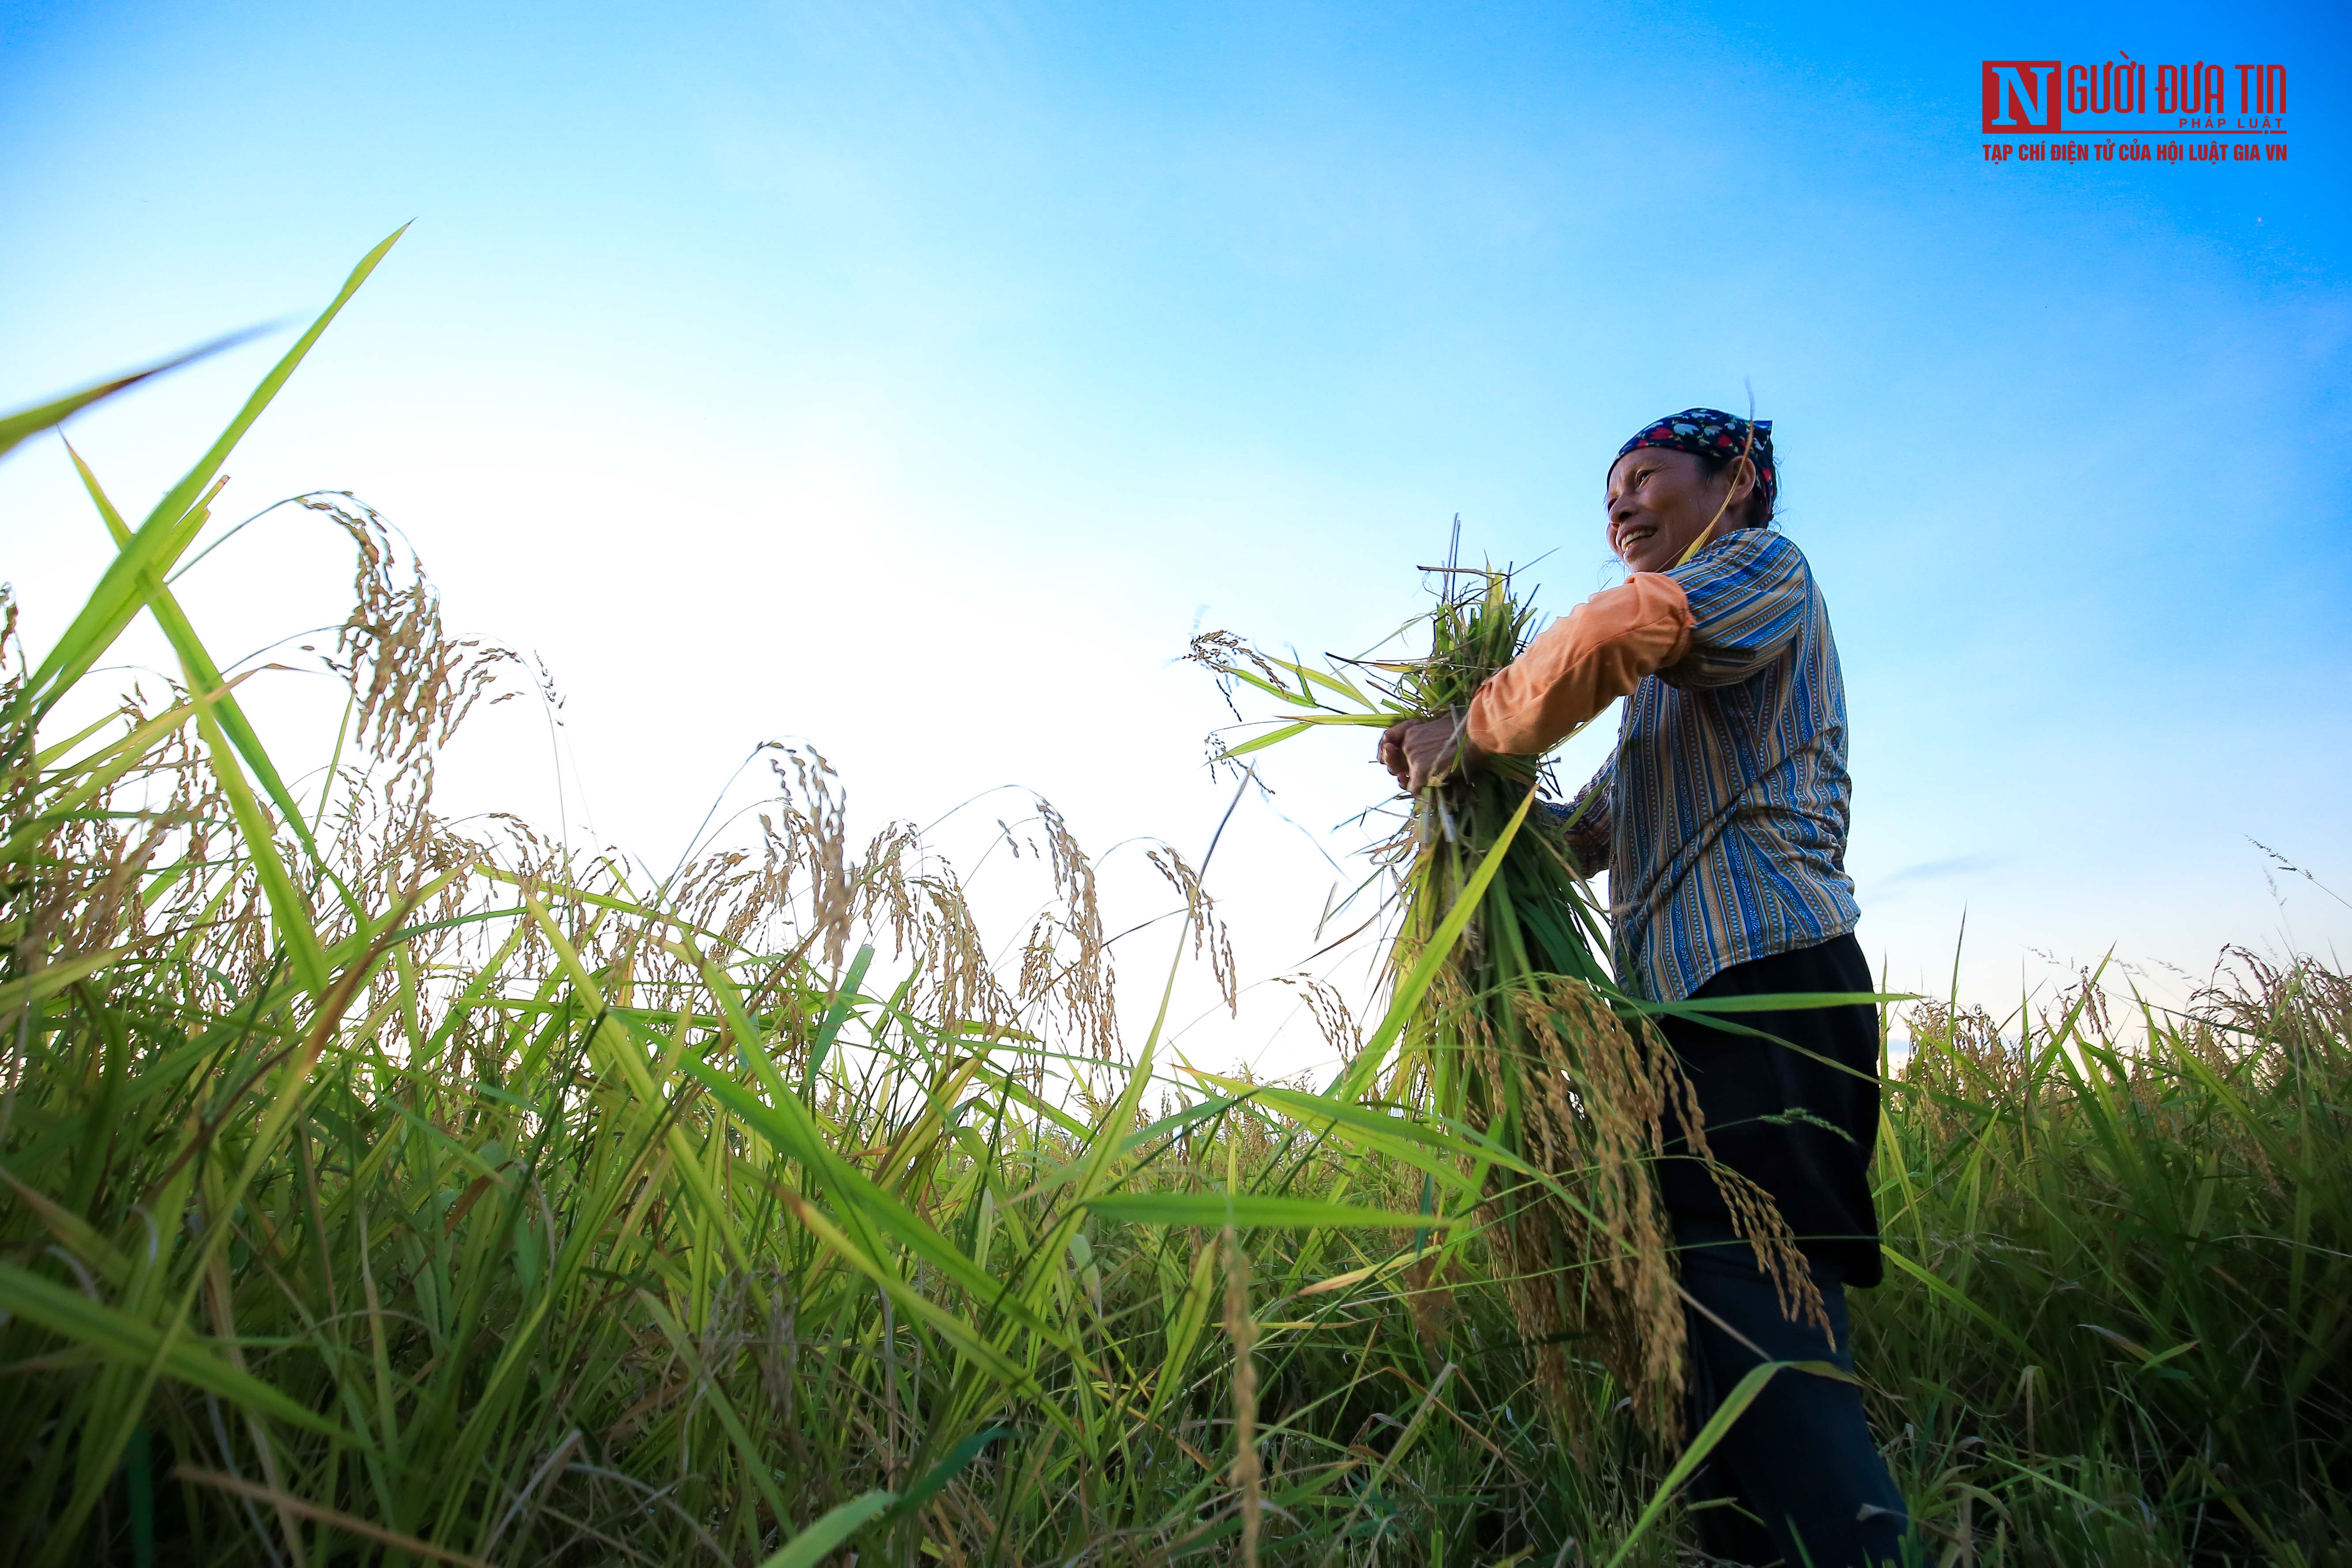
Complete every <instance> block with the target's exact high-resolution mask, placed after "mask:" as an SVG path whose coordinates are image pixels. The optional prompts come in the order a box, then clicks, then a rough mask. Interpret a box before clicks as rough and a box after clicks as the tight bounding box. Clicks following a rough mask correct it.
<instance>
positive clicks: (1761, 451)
mask: <svg viewBox="0 0 2352 1568" xmlns="http://www.w3.org/2000/svg"><path fill="white" fill-rule="evenodd" d="M1751 431H1752V432H1754V435H1753V437H1752V440H1753V445H1751V444H1750V441H1751V437H1750V434H1749V433H1750V432H1751ZM1635 447H1673V448H1674V449H1675V451H1677V452H1696V453H1697V454H1698V455H1699V456H1700V457H1702V458H1725V459H1729V458H1737V457H1738V456H1739V455H1740V454H1741V453H1742V452H1745V453H1747V455H1748V458H1749V459H1750V460H1751V461H1753V462H1754V463H1755V465H1756V483H1757V487H1758V488H1759V489H1761V490H1762V491H1763V493H1764V506H1765V509H1766V510H1768V511H1769V510H1770V509H1771V506H1772V503H1773V500H1774V499H1775V498H1776V497H1777V496H1778V495H1779V494H1780V473H1779V471H1778V470H1777V469H1775V468H1773V466H1772V422H1771V421H1770V420H1769V419H1759V420H1757V421H1756V422H1755V423H1754V424H1752V425H1751V424H1750V423H1749V422H1748V421H1747V420H1745V419H1742V418H1740V417H1739V416H1738V415H1735V414H1726V413H1725V412H1724V411H1723V410H1722V409H1720V408H1685V409H1684V410H1683V411H1682V412H1681V413H1680V414H1669V415H1667V416H1665V417H1664V419H1660V420H1657V421H1654V423H1652V424H1651V425H1649V426H1647V427H1646V428H1644V429H1643V430H1642V431H1640V432H1639V433H1638V434H1636V435H1635V436H1634V437H1633V439H1632V440H1630V441H1628V442H1626V443H1625V444H1624V445H1623V446H1622V447H1618V448H1617V457H1618V458H1622V457H1623V456H1624V455H1625V454H1626V453H1628V452H1630V451H1633V449H1634V448H1635ZM1609 466H1610V467H1611V468H1615V467H1616V466H1617V458H1611V459H1609Z"/></svg>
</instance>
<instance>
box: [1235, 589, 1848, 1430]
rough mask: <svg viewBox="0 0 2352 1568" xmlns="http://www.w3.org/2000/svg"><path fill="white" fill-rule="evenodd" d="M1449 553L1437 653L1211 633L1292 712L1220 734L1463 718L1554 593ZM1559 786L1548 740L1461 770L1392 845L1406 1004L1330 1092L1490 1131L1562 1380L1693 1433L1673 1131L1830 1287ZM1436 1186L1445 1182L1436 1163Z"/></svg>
mask: <svg viewBox="0 0 2352 1568" xmlns="http://www.w3.org/2000/svg"><path fill="white" fill-rule="evenodd" d="M1432 570H1433V571H1434V572H1435V573H1436V574H1437V576H1438V580H1439V582H1440V583H1441V584H1443V586H1442V587H1441V589H1440V591H1439V595H1438V600H1437V603H1436V605H1435V606H1434V607H1433V609H1432V610H1431V612H1430V613H1429V615H1428V616H1427V617H1426V626H1427V629H1428V633H1429V637H1430V652H1429V655H1428V657H1427V658H1420V659H1414V660H1411V661H1395V662H1391V661H1381V660H1351V659H1336V658H1335V659H1329V660H1327V662H1326V663H1325V665H1324V667H1323V668H1320V669H1316V668H1308V667H1307V666H1306V665H1304V664H1302V663H1300V662H1298V661H1297V660H1296V659H1283V658H1274V657H1272V656H1270V655H1267V654H1265V653H1264V652H1262V651H1259V650H1254V649H1250V648H1248V647H1244V645H1243V644H1242V642H1241V641H1240V639H1238V638H1235V637H1231V636H1230V635H1226V634H1212V635H1211V636H1210V637H1204V638H1202V639H1200V640H1199V641H1198V642H1196V644H1195V646H1194V650H1193V657H1194V658H1196V659H1197V660H1199V661H1200V662H1202V663H1205V664H1208V665H1209V666H1211V667H1212V668H1214V669H1216V670H1217V671H1218V673H1219V674H1220V676H1221V677H1223V679H1226V680H1227V681H1228V682H1229V686H1228V689H1229V690H1230V689H1231V686H1230V683H1231V682H1239V683H1241V684H1244V685H1246V686H1249V687H1251V688H1253V689H1256V690H1259V691H1262V692H1265V694H1267V695H1268V696H1271V697H1274V698H1276V699H1277V700H1280V701H1282V702H1283V703H1285V704H1286V706H1287V709H1288V711H1287V712H1286V713H1284V714H1282V715H1281V717H1280V720H1279V723H1280V727H1279V728H1277V729H1276V730H1275V731H1272V732H1271V733H1269V734H1265V735H1261V736H1258V737H1256V738H1255V739H1253V740H1250V741H1247V742H1241V743H1238V744H1234V745H1231V746H1228V747H1224V748H1222V750H1221V752H1220V754H1221V755H1222V756H1223V757H1224V758H1227V759H1231V758H1237V757H1240V756H1243V755H1244V754H1246V753H1249V752H1255V751H1257V750H1260V749H1262V748H1264V747H1266V746H1270V745H1274V744H1276V743H1278V742H1282V741H1285V740H1288V739H1290V738H1292V737H1294V736H1296V735H1298V734H1302V733H1305V732H1306V731H1307V730H1309V729H1313V728H1318V727H1321V726H1326V725H1340V726H1347V727H1358V726H1362V727H1384V726H1387V725H1389V724H1392V723H1395V722H1397V721H1400V720H1416V719H1431V718H1438V717H1445V716H1452V717H1454V718H1456V719H1460V718H1462V717H1463V716H1465V714H1466V713H1467V711H1468V708H1469V703H1470V699H1471V698H1472V697H1473V696H1474V695H1475V693H1476V691H1477V689H1478V688H1479V686H1480V684H1481V683H1483V682H1484V681H1485V680H1486V678H1487V677H1489V676H1491V675H1493V674H1494V673H1495V672H1496V670H1499V669H1501V668H1504V667H1505V666H1506V665H1507V664H1509V663H1510V662H1511V661H1512V660H1513V659H1514V658H1517V656H1518V654H1519V651H1520V649H1521V648H1522V647H1525V645H1526V643H1527V641H1528V636H1529V632H1530V626H1531V622H1532V621H1533V619H1534V610H1533V607H1532V606H1531V605H1528V604H1526V603H1523V602H1521V601H1520V600H1518V599H1517V598H1516V597H1515V596H1514V595H1513V592H1512V584H1511V574H1509V573H1508V572H1507V571H1497V570H1489V569H1464V568H1462V567H1460V566H1458V565H1456V564H1454V562H1453V560H1451V559H1449V562H1448V563H1447V565H1446V566H1444V567H1443V568H1435V569H1432ZM1407 629H1408V631H1409V630H1410V629H1411V628H1410V626H1408V628H1407ZM1400 635H1401V636H1402V635H1403V634H1402V633H1401V634H1400ZM1549 784H1550V781H1549V777H1548V775H1547V773H1546V770H1545V768H1544V765H1543V761H1542V759H1541V758H1538V757H1512V756H1498V757H1493V758H1489V759H1486V761H1485V762H1484V763H1483V764H1482V765H1480V766H1478V767H1475V768H1457V769H1455V770H1454V771H1453V772H1451V773H1448V774H1446V775H1444V776H1443V777H1440V778H1439V779H1437V780H1435V781H1434V782H1433V783H1432V784H1429V785H1428V786H1427V787H1426V788H1425V789H1423V791H1422V792H1421V794H1420V795H1418V796H1417V797H1416V798H1414V799H1413V800H1412V803H1411V806H1410V809H1409V811H1408V813H1407V815H1406V817H1405V821H1404V824H1403V826H1402V828H1401V829H1400V830H1399V831H1398V832H1397V833H1396V834H1395V835H1394V836H1393V837H1391V838H1390V839H1388V840H1387V841H1386V842H1385V843H1384V844H1382V845H1381V846H1379V847H1377V848H1376V849H1375V850H1374V855H1375V858H1377V859H1379V860H1380V861H1381V863H1382V865H1383V867H1384V868H1385V869H1386V872H1387V873H1388V875H1387V878H1386V881H1387V883H1388V886H1389V887H1390V888H1391V890H1392V892H1393V895H1394V899H1395V904H1394V908H1393V910H1392V914H1391V918H1392V920H1393V925H1394V932H1395V934H1394V937H1393V941H1392V945H1391V950H1390V954H1389V961H1388V973H1389V980H1390V984H1391V1006H1390V1012H1389V1016H1388V1019H1387V1022H1386V1023H1385V1024H1384V1025H1383V1026H1381V1028H1380V1029H1379V1030H1378V1031H1376V1032H1375V1034H1374V1035H1373V1037H1372V1038H1371V1039H1370V1042H1368V1044H1367V1046H1366V1047H1365V1049H1364V1050H1363V1051H1362V1052H1361V1053H1360V1054H1359V1055H1358V1056H1357V1057H1356V1058H1354V1060H1352V1061H1351V1062H1350V1063H1349V1065H1348V1068H1347V1069H1346V1071H1345V1072H1343V1073H1342V1074H1341V1076H1340V1078H1339V1079H1338V1081H1337V1082H1335V1083H1334V1085H1333V1086H1332V1088H1331V1089H1330V1091H1329V1095H1330V1098H1333V1099H1338V1100H1378V1101H1380V1102H1383V1103H1385V1104H1387V1105H1391V1106H1401V1107H1408V1108H1410V1109H1412V1110H1414V1111H1416V1112H1418V1113H1421V1114H1423V1115H1424V1116H1427V1117H1430V1118H1433V1119H1434V1120H1435V1121H1439V1122H1440V1123H1442V1124H1446V1125H1451V1126H1454V1127H1458V1128H1462V1129H1466V1130H1467V1131H1470V1132H1471V1133H1473V1134H1475V1136H1476V1138H1477V1140H1478V1142H1480V1143H1481V1144H1482V1145H1483V1148H1482V1149H1481V1151H1480V1155H1479V1156H1478V1157H1474V1158H1471V1159H1468V1160H1465V1162H1464V1166H1463V1171H1462V1181H1461V1184H1460V1185H1459V1187H1458V1189H1457V1193H1458V1196H1459V1199H1460V1201H1462V1202H1463V1203H1465V1204H1466V1205H1471V1206H1473V1207H1475V1211H1476V1213H1477V1215H1478V1218H1479V1219H1480V1221H1481V1222H1482V1226H1483V1228H1484V1231H1485V1235H1486V1240H1487V1243H1488V1246H1489V1247H1491V1248H1492V1250H1493V1252H1494V1254H1495V1258H1496V1273H1497V1274H1498V1275H1499V1276H1501V1277H1502V1278H1503V1279H1505V1280H1506V1281H1507V1287H1508V1289H1509V1292H1510V1300H1511V1304H1512V1309H1513V1312H1514V1315H1515V1316H1516V1318H1517V1325H1518V1328H1519V1331H1520V1332H1521V1334H1522V1335H1523V1337H1524V1341H1525V1343H1526V1345H1527V1346H1528V1349H1529V1351H1530V1352H1531V1354H1532V1356H1533V1360H1534V1371H1535V1375H1536V1378H1537V1381H1538V1384H1540V1386H1541V1388H1542V1389H1543V1391H1544V1394H1545V1395H1546V1396H1547V1399H1548V1401H1549V1403H1551V1405H1553V1407H1554V1409H1555V1410H1556V1411H1557V1412H1559V1413H1560V1414H1562V1415H1565V1414H1566V1413H1567V1412H1568V1408H1569V1404H1568V1394H1569V1378H1568V1363H1567V1354H1566V1347H1567V1346H1568V1345H1569V1344H1570V1343H1571V1342H1577V1343H1582V1344H1589V1345H1591V1347H1593V1349H1594V1351H1595V1352H1597V1355H1598V1357H1599V1359H1600V1360H1601V1361H1602V1362H1603V1363H1604V1364H1606V1366H1607V1367H1608V1368H1609V1370H1610V1371H1611V1373H1612V1374H1613V1375H1614V1377H1615V1378H1616V1380H1617V1382H1618V1384H1619V1385H1620V1386H1621V1388H1622V1392H1623V1394H1625V1395H1627V1396H1629V1397H1630V1398H1631V1401H1632V1406H1633V1412H1634V1414H1635V1416H1636V1418H1637V1419H1638V1420H1639V1422H1640V1423H1641V1425H1642V1426H1643V1428H1644V1429H1645V1430H1647V1431H1648V1432H1650V1433H1652V1434H1653V1435H1654V1436H1657V1437H1659V1438H1661V1439H1663V1440H1667V1441H1671V1440H1673V1439H1675V1437H1677V1436H1679V1435H1680V1433H1681V1427H1682V1405H1683V1389H1684V1359H1685V1358H1684V1348H1685V1330H1684V1316H1683V1304H1682V1293H1681V1290H1680V1287H1679V1285H1678V1283H1677V1280H1676V1277H1675V1266H1674V1257H1673V1237H1672V1232H1671V1229H1670V1227H1669V1226H1668V1223H1667V1220H1666V1215H1665V1212H1664V1207H1663V1206H1662V1205H1661V1202H1660V1200H1659V1196H1658V1188H1657V1182H1656V1165H1657V1163H1658V1162H1659V1161H1660V1160H1661V1159H1663V1158H1665V1157H1666V1155H1667V1147H1668V1141H1669V1139H1670V1138H1672V1137H1674V1136H1675V1135H1676V1134H1680V1136H1681V1138H1682V1139H1684V1140H1686V1142H1687V1152H1686V1153H1685V1151H1684V1150H1682V1149H1677V1150H1676V1151H1675V1154H1676V1157H1688V1158H1695V1159H1698V1160H1700V1161H1703V1162H1704V1163H1706V1166H1707V1168H1708V1171H1709V1173H1710V1174H1711V1175H1712V1177H1713V1179H1714V1180H1715V1183H1716V1184H1717V1189H1718V1190H1719V1191H1720V1192H1721V1193H1722V1194H1723V1195H1724V1197H1725V1199H1726V1201H1727V1205H1728V1206H1729V1208H1730V1211H1731V1214H1732V1216H1733V1223H1734V1226H1735V1227H1736V1228H1737V1229H1738V1232H1739V1234H1740V1235H1741V1236H1743V1237H1746V1238H1747V1239H1748V1241H1749V1243H1750V1244H1751V1245H1752V1246H1753V1247H1755V1249H1756V1254H1757V1258H1758V1259H1759V1263H1760V1264H1761V1265H1762V1266H1763V1267H1764V1268H1765V1269H1766V1270H1767V1271H1768V1272H1769V1274H1770V1275H1771V1276H1772V1278H1773V1279H1774V1281H1775V1283H1776V1284H1777V1285H1778V1286H1779V1288H1780V1293H1781V1297H1782V1305H1783V1309H1784V1310H1787V1311H1789V1312H1790V1315H1791V1316H1799V1315H1802V1316H1806V1317H1811V1318H1819V1317H1821V1315H1822V1309H1821V1303H1820V1299H1819V1295H1818V1292H1817V1291H1816V1290H1815V1289H1814V1287H1813V1284H1812V1280H1811V1275H1810V1274H1809V1273H1808V1272H1807V1270H1806V1268H1805V1267H1804V1263H1803V1259H1802V1258H1801V1255H1800V1254H1799V1253H1798V1251H1797V1249H1796V1247H1795V1245H1794V1242H1793V1240H1792V1238H1791V1237H1790V1232H1789V1228H1788V1226H1787V1225H1786V1223H1785V1222H1784V1221H1783V1220H1782V1219H1781V1217H1780V1214H1779V1211H1778V1210H1777V1209H1776V1208H1775V1207H1774V1206H1773V1205H1772V1202H1771V1200H1770V1198H1769V1196H1767V1195H1766V1194H1764V1192H1763V1191H1762V1190H1761V1189H1760V1188H1759V1187H1757V1186H1756V1185H1755V1184H1753V1183H1751V1182H1749V1181H1748V1180H1747V1179H1746V1178H1744V1177H1742V1176H1740V1175H1739V1174H1738V1173H1736V1172H1734V1171H1731V1170H1729V1169H1728V1168H1727V1167H1725V1166H1723V1165H1720V1164H1718V1163H1717V1162H1716V1161H1715V1160H1714V1158H1713V1156H1712V1155H1711V1154H1710V1153H1709V1152H1708V1151H1707V1146H1706V1130H1705V1127H1704V1125H1703V1123H1702V1121H1701V1118H1700V1114H1699V1110H1698V1105H1697V1100H1696V1096H1695V1095H1694V1094H1693V1092H1692V1090H1691V1086H1690V1084H1689V1081H1688V1080H1687V1079H1685V1076H1684V1074H1683V1072H1682V1070H1681V1068H1679V1066H1678V1065H1677V1063H1676V1061H1675V1057H1674V1054H1673V1052H1672V1051H1671V1050H1670V1049H1669V1048H1668V1047H1667V1045H1666V1042H1665V1040H1664V1037H1663V1036H1662V1035H1661V1034H1660V1033H1659V1031H1658V1030H1657V1028H1656V1026H1655V1025H1654V1023H1653V1022H1652V1021H1651V1013H1652V1009H1650V1008H1648V1007H1647V1006H1646V1005H1644V1004H1643V1003H1642V1002H1641V1001H1640V1000H1639V999H1637V998H1635V997H1633V996H1632V995H1630V994H1627V993H1626V992H1624V991H1623V990H1622V989H1621V988H1620V987H1619V986H1618V985H1617V984H1615V982H1614V980H1613V979H1612V976H1611V973H1610V971H1609V967H1608V964H1607V963H1606V960H1605V958H1604V956H1603V955H1604V954H1605V952H1607V947H1608V931H1607V924H1606V920H1605V917H1604V913H1603V910H1602V908H1601V903H1600V900H1598V898H1597V897H1596V896H1595V894H1594V892H1593V890H1592V888H1591V884H1590V883H1589V882H1588V881H1587V880H1586V879H1585V878H1584V876H1583V875H1582V873H1581V872H1580V870H1579V868H1578V863H1577V859H1576V857H1575V854H1574V852H1573V850H1572V847H1571V834H1572V832H1573V829H1574V828H1575V826H1576V825H1577V817H1576V815H1575V814H1574V813H1572V812H1571V811H1570V809H1569V808H1567V807H1566V806H1563V805H1559V803H1558V802H1557V800H1556V799H1553V800H1547V799H1546V798H1545V797H1546V796H1547V795H1550V794H1552V793H1553V792H1552V791H1551V790H1550V787H1549ZM1670 1117H1671V1118H1672V1122H1673V1125H1672V1126H1671V1127H1670V1126H1669V1120H1668V1119H1669V1118H1670ZM1424 1202H1425V1203H1426V1204H1427V1205H1429V1206H1430V1207H1432V1208H1433V1209H1434V1207H1435V1206H1436V1205H1437V1204H1438V1202H1439V1194H1438V1191H1437V1184H1436V1183H1435V1181H1434V1180H1433V1181H1432V1182H1431V1184H1429V1187H1428V1188H1427V1191H1426V1195H1425V1199H1424ZM1460 1245H1462V1242H1461V1241H1459V1240H1457V1241H1455V1242H1453V1243H1451V1244H1449V1246H1460ZM1435 1267H1436V1268H1438V1269H1441V1270H1442V1269H1443V1268H1444V1261H1443V1259H1440V1260H1439V1261H1438V1262H1437V1264H1436V1266H1435Z"/></svg>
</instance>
